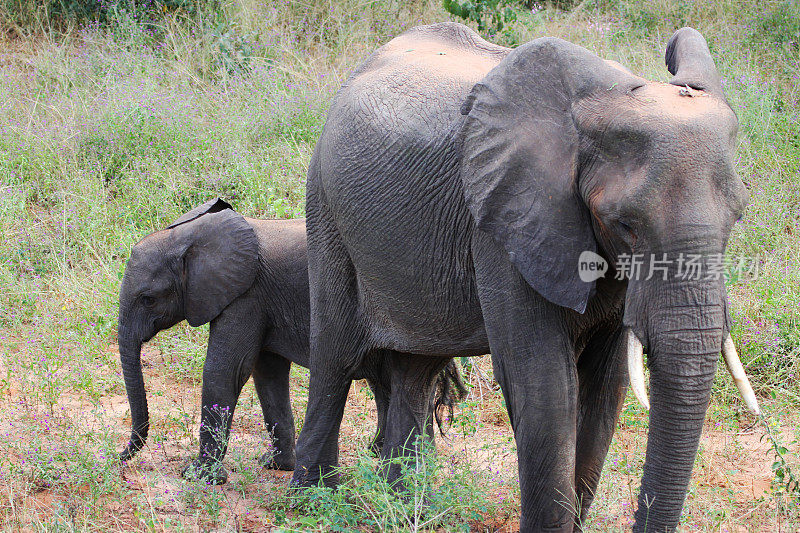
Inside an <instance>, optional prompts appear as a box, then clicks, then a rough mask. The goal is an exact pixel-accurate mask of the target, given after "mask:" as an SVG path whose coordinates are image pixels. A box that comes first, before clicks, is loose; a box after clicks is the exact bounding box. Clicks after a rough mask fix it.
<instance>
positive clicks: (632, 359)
mask: <svg viewBox="0 0 800 533" xmlns="http://www.w3.org/2000/svg"><path fill="white" fill-rule="evenodd" d="M625 344H626V349H627V360H628V377H629V379H630V382H631V390H632V391H633V394H634V395H635V396H636V399H637V400H639V402H640V403H641V404H642V405H643V406H644V407H645V409H648V410H649V409H650V400H649V399H648V397H647V387H646V386H645V382H644V347H643V346H642V343H641V341H640V340H639V338H638V337H637V336H636V334H635V333H634V332H633V330H632V329H631V328H626V330H625ZM722 357H723V358H724V359H725V365H726V367H727V368H728V372H730V374H731V377H732V378H733V382H734V383H735V384H736V388H737V389H738V390H739V394H741V395H742V399H743V400H744V403H745V405H747V408H748V409H749V410H750V412H751V413H753V414H754V415H756V416H758V415H760V414H761V408H760V407H759V406H758V400H757V399H756V395H755V392H754V391H753V387H752V385H750V380H749V379H748V378H747V374H746V373H745V371H744V366H743V365H742V361H741V359H739V354H738V352H737V351H736V345H735V344H734V343H733V338H732V337H731V336H730V334H728V338H727V339H725V342H724V343H723V345H722Z"/></svg>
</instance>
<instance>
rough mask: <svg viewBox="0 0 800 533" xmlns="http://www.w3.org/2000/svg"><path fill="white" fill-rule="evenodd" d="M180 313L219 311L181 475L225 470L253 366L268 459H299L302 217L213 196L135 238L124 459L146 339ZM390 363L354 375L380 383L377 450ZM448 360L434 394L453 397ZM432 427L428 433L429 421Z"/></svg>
mask: <svg viewBox="0 0 800 533" xmlns="http://www.w3.org/2000/svg"><path fill="white" fill-rule="evenodd" d="M183 319H186V320H187V321H188V322H189V324H190V325H192V326H199V325H201V324H205V323H207V322H211V326H210V336H209V343H208V351H207V354H206V360H205V364H204V366H203V395H202V415H201V416H202V420H201V425H200V453H199V455H198V457H197V459H195V460H194V461H193V462H192V463H191V464H190V465H189V466H187V468H186V470H184V475H185V476H189V477H200V478H203V479H204V480H206V481H208V482H213V483H224V482H225V481H226V480H227V472H226V471H225V468H224V467H222V465H221V463H220V461H221V460H222V458H223V457H224V455H225V451H226V447H227V441H228V436H229V434H230V427H231V422H232V419H233V412H234V409H235V407H236V402H237V400H238V398H239V394H240V392H241V389H242V387H243V386H244V384H245V383H246V382H247V380H248V379H249V377H250V376H251V375H252V376H253V381H254V383H255V388H256V393H257V394H258V399H259V401H260V403H261V408H262V411H263V414H264V424H265V426H266V427H267V428H269V429H270V430H271V431H272V434H273V440H274V442H273V444H274V450H273V451H272V452H267V453H266V454H264V456H263V457H262V460H261V462H262V464H264V465H265V466H268V467H270V468H277V469H280V470H293V469H294V467H295V450H294V446H295V428H294V418H293V416H292V409H291V405H290V403H289V370H290V366H291V363H296V364H299V365H301V366H304V367H307V366H308V361H309V357H308V352H309V348H308V339H309V299H308V267H307V257H306V235H305V221H304V220H255V219H251V218H244V217H242V216H241V215H240V214H238V213H236V212H235V211H233V210H232V209H231V208H230V206H229V205H228V204H227V203H225V202H224V201H222V200H220V199H215V200H211V201H209V202H206V203H205V204H203V205H201V206H199V207H197V208H195V209H193V210H192V211H190V212H189V213H187V214H185V215H184V216H182V217H181V218H180V219H178V221H176V222H175V223H174V224H172V225H171V226H170V227H169V228H168V229H166V230H164V231H159V232H156V233H153V234H151V235H149V236H147V237H145V238H144V239H143V240H142V241H141V242H139V243H138V244H136V246H134V247H133V249H132V250H131V257H130V260H129V261H128V265H127V267H126V269H125V275H124V277H123V280H122V285H121V288H120V310H119V346H120V359H121V363H122V369H123V374H124V378H125V386H126V389H127V392H128V400H129V402H130V407H131V417H132V424H131V426H132V428H131V429H132V431H131V438H130V442H129V443H128V446H127V447H126V449H125V450H124V451H123V452H122V454H121V455H120V458H121V459H122V460H127V459H129V458H130V457H132V456H133V455H134V454H135V453H136V452H137V451H138V450H139V449H141V447H142V446H143V445H144V442H145V439H146V438H147V433H148V428H149V415H148V410H147V399H146V395H145V389H144V380H143V378H142V367H141V360H140V354H141V347H142V343H143V342H146V341H148V340H149V339H151V338H152V337H153V336H154V335H156V333H158V332H159V331H162V330H164V329H167V328H169V327H172V326H173V325H175V324H177V323H178V322H180V321H181V320H183ZM384 366H385V365H383V364H382V361H381V360H379V359H377V358H372V359H370V360H365V361H364V364H363V365H362V367H361V368H360V369H359V371H358V372H357V373H356V374H355V375H354V377H355V378H356V379H360V378H366V379H367V380H368V382H369V385H370V387H371V388H372V391H373V392H374V394H375V401H376V404H377V408H378V430H377V433H376V436H375V439H374V441H373V443H372V444H371V447H372V449H373V451H377V450H379V449H380V448H381V446H382V443H383V438H384V435H385V433H386V431H385V426H386V411H387V408H388V402H389V377H388V375H387V374H386V371H387V370H386V369H385V368H384ZM447 371H448V374H447V375H446V376H445V374H444V373H443V375H442V376H441V378H442V379H441V380H440V382H439V386H440V388H439V389H438V391H437V392H439V396H438V397H437V398H436V402H437V404H445V405H447V404H450V405H452V402H453V401H454V400H457V399H459V395H460V394H463V392H464V388H463V383H461V382H460V376H459V374H458V369H457V368H456V366H455V363H453V362H451V363H450V365H449V366H448V368H447ZM451 385H453V386H455V389H453V388H452V387H451ZM430 401H431V402H433V401H434V400H433V398H431V399H430ZM434 409H435V407H434ZM427 433H428V435H429V437H431V438H432V433H433V432H432V426H431V425H430V424H429V425H428V426H427Z"/></svg>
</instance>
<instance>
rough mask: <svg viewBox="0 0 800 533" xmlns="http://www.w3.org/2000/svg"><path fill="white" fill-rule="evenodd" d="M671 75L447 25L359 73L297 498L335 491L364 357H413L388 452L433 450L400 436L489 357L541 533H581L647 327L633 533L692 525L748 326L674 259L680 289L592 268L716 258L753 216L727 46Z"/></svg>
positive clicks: (397, 378)
mask: <svg viewBox="0 0 800 533" xmlns="http://www.w3.org/2000/svg"><path fill="white" fill-rule="evenodd" d="M666 62H667V66H668V69H669V71H670V72H671V73H672V74H673V75H674V78H673V80H672V82H671V83H670V84H665V83H657V82H652V81H648V80H646V79H643V78H640V77H638V76H635V75H633V74H631V73H630V72H629V71H627V70H626V69H625V68H624V67H621V66H620V65H618V64H616V63H612V62H608V61H604V60H602V59H600V58H598V57H597V56H595V55H594V54H592V53H590V52H589V51H587V50H585V49H583V48H581V47H579V46H576V45H573V44H571V43H568V42H565V41H562V40H560V39H554V38H543V39H537V40H535V41H532V42H530V43H527V44H525V45H523V46H520V47H519V48H517V49H515V50H509V49H506V48H502V47H498V46H495V45H493V44H490V43H488V42H486V41H484V40H482V39H481V38H480V37H479V36H478V35H476V34H475V33H474V32H472V31H471V30H469V29H468V28H466V27H464V26H461V25H458V24H452V23H445V24H437V25H432V26H423V27H419V28H415V29H412V30H409V31H408V32H406V33H404V34H402V35H401V36H399V37H397V38H395V39H394V40H392V41H391V42H389V43H388V44H387V45H385V46H383V47H382V48H380V49H379V50H377V51H376V52H375V53H373V54H372V55H371V56H370V57H369V58H368V59H367V60H366V61H365V62H364V63H363V64H362V65H361V66H360V67H358V68H357V69H356V71H355V72H354V73H353V74H352V75H351V76H350V77H349V79H348V80H347V82H346V83H345V85H344V86H343V87H342V89H341V90H340V91H339V93H338V95H337V96H336V99H335V101H334V102H333V104H332V106H331V109H330V112H329V115H328V120H327V123H326V125H325V128H324V131H323V133H322V136H321V138H320V140H319V142H318V144H317V146H316V150H315V153H314V156H313V158H312V160H311V164H310V167H309V173H308V186H307V205H306V211H307V216H308V219H307V232H308V243H309V276H310V290H311V313H312V314H311V381H310V388H309V401H308V408H307V411H306V418H305V423H304V425H303V430H302V432H301V434H300V437H299V440H298V444H297V466H298V468H297V469H296V470H295V473H294V478H293V480H292V483H293V486H307V485H312V484H315V483H317V480H318V479H319V478H320V476H322V477H324V478H325V479H326V481H327V482H328V483H329V484H335V483H336V477H335V474H334V473H333V472H332V467H333V466H334V465H336V463H337V459H338V448H337V438H338V434H339V425H340V421H341V418H342V410H343V406H344V403H345V398H346V397H347V391H348V388H349V386H350V376H351V375H352V373H353V371H354V369H356V368H357V367H358V365H359V362H360V361H361V360H362V359H363V358H364V357H367V356H369V355H370V354H373V353H376V352H379V353H389V354H391V357H390V360H391V362H392V397H391V401H390V405H389V415H388V417H389V419H390V420H392V421H393V423H392V424H391V425H390V427H389V428H388V433H387V437H386V441H385V444H384V448H383V450H382V454H383V455H384V456H387V455H392V454H413V453H414V450H413V449H410V448H409V447H404V446H403V445H402V443H404V442H406V439H407V437H408V435H409V434H410V435H415V434H418V433H420V432H421V431H423V430H422V427H423V426H422V421H423V420H424V417H425V415H426V406H425V404H424V402H423V401H422V398H425V397H426V392H427V391H428V390H429V389H430V387H432V378H433V376H435V373H436V370H437V369H438V368H439V365H441V364H442V363H437V361H443V360H442V359H439V357H440V356H442V355H444V354H448V355H452V354H457V355H466V356H469V355H477V354H482V353H484V352H485V351H487V349H490V351H491V353H492V356H493V363H494V370H495V376H496V378H497V379H498V381H499V382H500V385H501V386H502V389H503V394H504V397H505V402H506V405H507V406H508V410H509V416H510V419H511V424H512V426H513V429H514V434H515V438H516V443H517V449H518V454H519V478H520V485H521V494H522V514H521V530H522V531H526V532H527V531H541V530H548V531H572V530H573V528H576V529H577V527H576V526H575V524H576V523H577V522H579V521H580V519H582V518H585V516H586V512H587V510H588V508H589V505H590V504H591V502H592V499H593V496H594V492H595V489H596V488H597V483H598V479H599V476H600V471H601V469H602V465H603V460H604V457H605V455H606V453H607V450H608V446H609V443H610V441H611V437H612V433H613V429H614V427H615V423H616V420H617V417H618V413H619V409H620V406H621V401H622V399H623V396H624V393H625V389H626V386H627V370H626V367H625V365H624V360H625V352H624V349H623V348H624V347H623V346H622V344H623V343H622V342H621V338H622V335H621V332H622V331H623V327H626V326H627V327H631V328H632V329H633V331H634V332H635V333H636V335H637V336H638V337H639V339H641V341H642V343H643V344H644V347H645V349H646V351H647V353H648V355H649V357H648V365H649V369H650V373H651V374H650V375H651V378H650V387H651V405H652V408H651V410H650V430H649V438H648V446H647V456H646V460H645V465H644V476H643V478H642V485H641V489H640V494H639V507H638V511H637V513H636V523H635V526H634V530H635V531H645V530H647V531H664V530H673V529H674V528H675V527H676V524H677V522H678V519H679V517H680V513H681V508H682V506H683V501H684V497H685V495H686V489H687V485H688V482H689V478H690V475H691V471H692V464H693V461H694V457H695V453H696V449H697V445H698V440H699V438H700V433H701V428H702V425H703V418H704V415H705V412H706V408H707V405H708V401H709V395H710V390H711V384H712V380H713V377H714V372H715V368H716V362H717V359H718V357H719V354H720V350H721V347H722V342H723V338H724V336H725V335H727V334H728V330H729V325H728V320H729V318H728V314H727V308H726V294H725V287H724V283H723V280H722V279H721V278H718V279H694V277H689V278H688V279H681V278H680V277H679V276H677V275H676V274H677V272H676V271H675V268H676V263H673V267H672V270H671V271H670V272H669V273H668V279H667V280H666V281H665V280H663V279H662V278H661V275H660V274H657V275H655V276H653V277H652V279H650V280H646V279H645V278H646V275H645V276H642V277H640V278H637V279H634V278H633V277H632V278H631V280H630V281H625V280H619V281H618V280H615V279H613V278H614V276H613V274H614V268H613V266H614V262H613V261H612V270H611V272H610V273H609V274H610V275H608V276H606V277H605V278H602V279H600V280H598V281H596V282H583V281H581V279H580V278H579V275H578V269H577V265H578V257H579V255H580V253H581V252H582V251H585V250H590V251H595V252H596V253H599V254H601V255H602V256H604V257H605V258H607V259H608V260H610V261H611V260H612V259H615V258H617V257H619V254H622V253H631V252H634V253H637V254H646V256H647V257H649V254H651V253H653V254H657V255H658V257H659V258H660V257H661V255H660V254H662V253H667V254H669V256H668V259H671V260H673V261H677V259H678V257H677V254H680V253H684V254H688V253H692V254H700V255H701V256H702V259H701V260H700V262H701V263H702V264H705V265H708V264H709V263H710V261H711V260H712V259H711V258H713V257H714V255H713V254H718V253H722V252H724V249H725V245H726V242H727V239H728V236H729V234H730V231H731V227H732V226H733V224H734V222H735V221H736V220H737V219H738V218H739V217H740V214H741V212H742V210H743V209H744V206H745V203H746V198H747V192H746V190H745V188H744V186H743V184H742V182H741V181H740V180H739V178H738V177H737V176H736V174H735V172H734V170H733V152H734V143H735V138H736V131H737V119H736V116H735V114H734V113H733V111H732V110H731V109H730V107H729V105H728V104H727V102H726V100H725V97H724V95H723V92H722V88H721V84H720V80H719V75H718V74H717V71H716V68H715V66H714V64H713V61H712V59H711V57H710V54H709V52H708V48H707V46H706V43H705V40H704V39H703V38H702V36H701V35H700V34H699V33H697V32H696V31H695V30H692V29H690V28H684V29H682V30H679V31H678V32H676V34H675V35H674V36H673V37H672V39H671V40H670V42H669V44H668V46H667V52H666ZM685 86H688V88H687V87H685ZM616 266H617V267H619V266H620V264H617V265H616ZM648 267H649V261H646V262H645V265H644V266H643V271H644V273H645V274H647V272H648ZM705 272H706V271H704V275H705ZM389 474H390V477H391V476H395V477H396V476H397V472H396V471H395V472H390V473H389ZM575 509H579V510H580V516H577V517H576V516H575V511H574V510H575Z"/></svg>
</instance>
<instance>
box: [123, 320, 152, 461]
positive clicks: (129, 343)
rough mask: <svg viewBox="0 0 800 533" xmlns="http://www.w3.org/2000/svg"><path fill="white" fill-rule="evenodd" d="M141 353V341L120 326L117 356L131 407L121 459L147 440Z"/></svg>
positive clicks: (125, 459) (145, 400) (127, 456)
mask: <svg viewBox="0 0 800 533" xmlns="http://www.w3.org/2000/svg"><path fill="white" fill-rule="evenodd" d="M141 354H142V342H141V341H140V340H138V339H136V338H135V336H134V335H131V334H130V332H128V331H127V330H126V328H125V327H123V326H120V328H119V357H120V363H121V364H122V375H123V377H124V378H125V389H126V390H127V392H128V403H129V405H130V408H131V438H130V441H129V442H128V445H127V446H126V447H125V449H124V450H123V451H122V453H120V454H119V458H120V460H121V461H127V460H128V459H130V458H131V457H133V456H134V455H136V452H138V451H139V450H141V449H142V447H143V446H144V443H145V440H147V431H148V430H149V429H150V417H149V414H148V412H147V395H146V394H145V390H144V378H143V376H142V361H141Z"/></svg>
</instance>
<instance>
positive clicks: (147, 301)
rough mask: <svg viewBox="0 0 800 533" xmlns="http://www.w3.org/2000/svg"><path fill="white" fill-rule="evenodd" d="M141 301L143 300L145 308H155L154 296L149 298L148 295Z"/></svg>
mask: <svg viewBox="0 0 800 533" xmlns="http://www.w3.org/2000/svg"><path fill="white" fill-rule="evenodd" d="M141 300H142V305H144V306H145V307H153V306H154V305H155V303H156V299H155V298H153V297H152V296H148V295H146V294H145V295H143V296H142V298H141Z"/></svg>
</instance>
